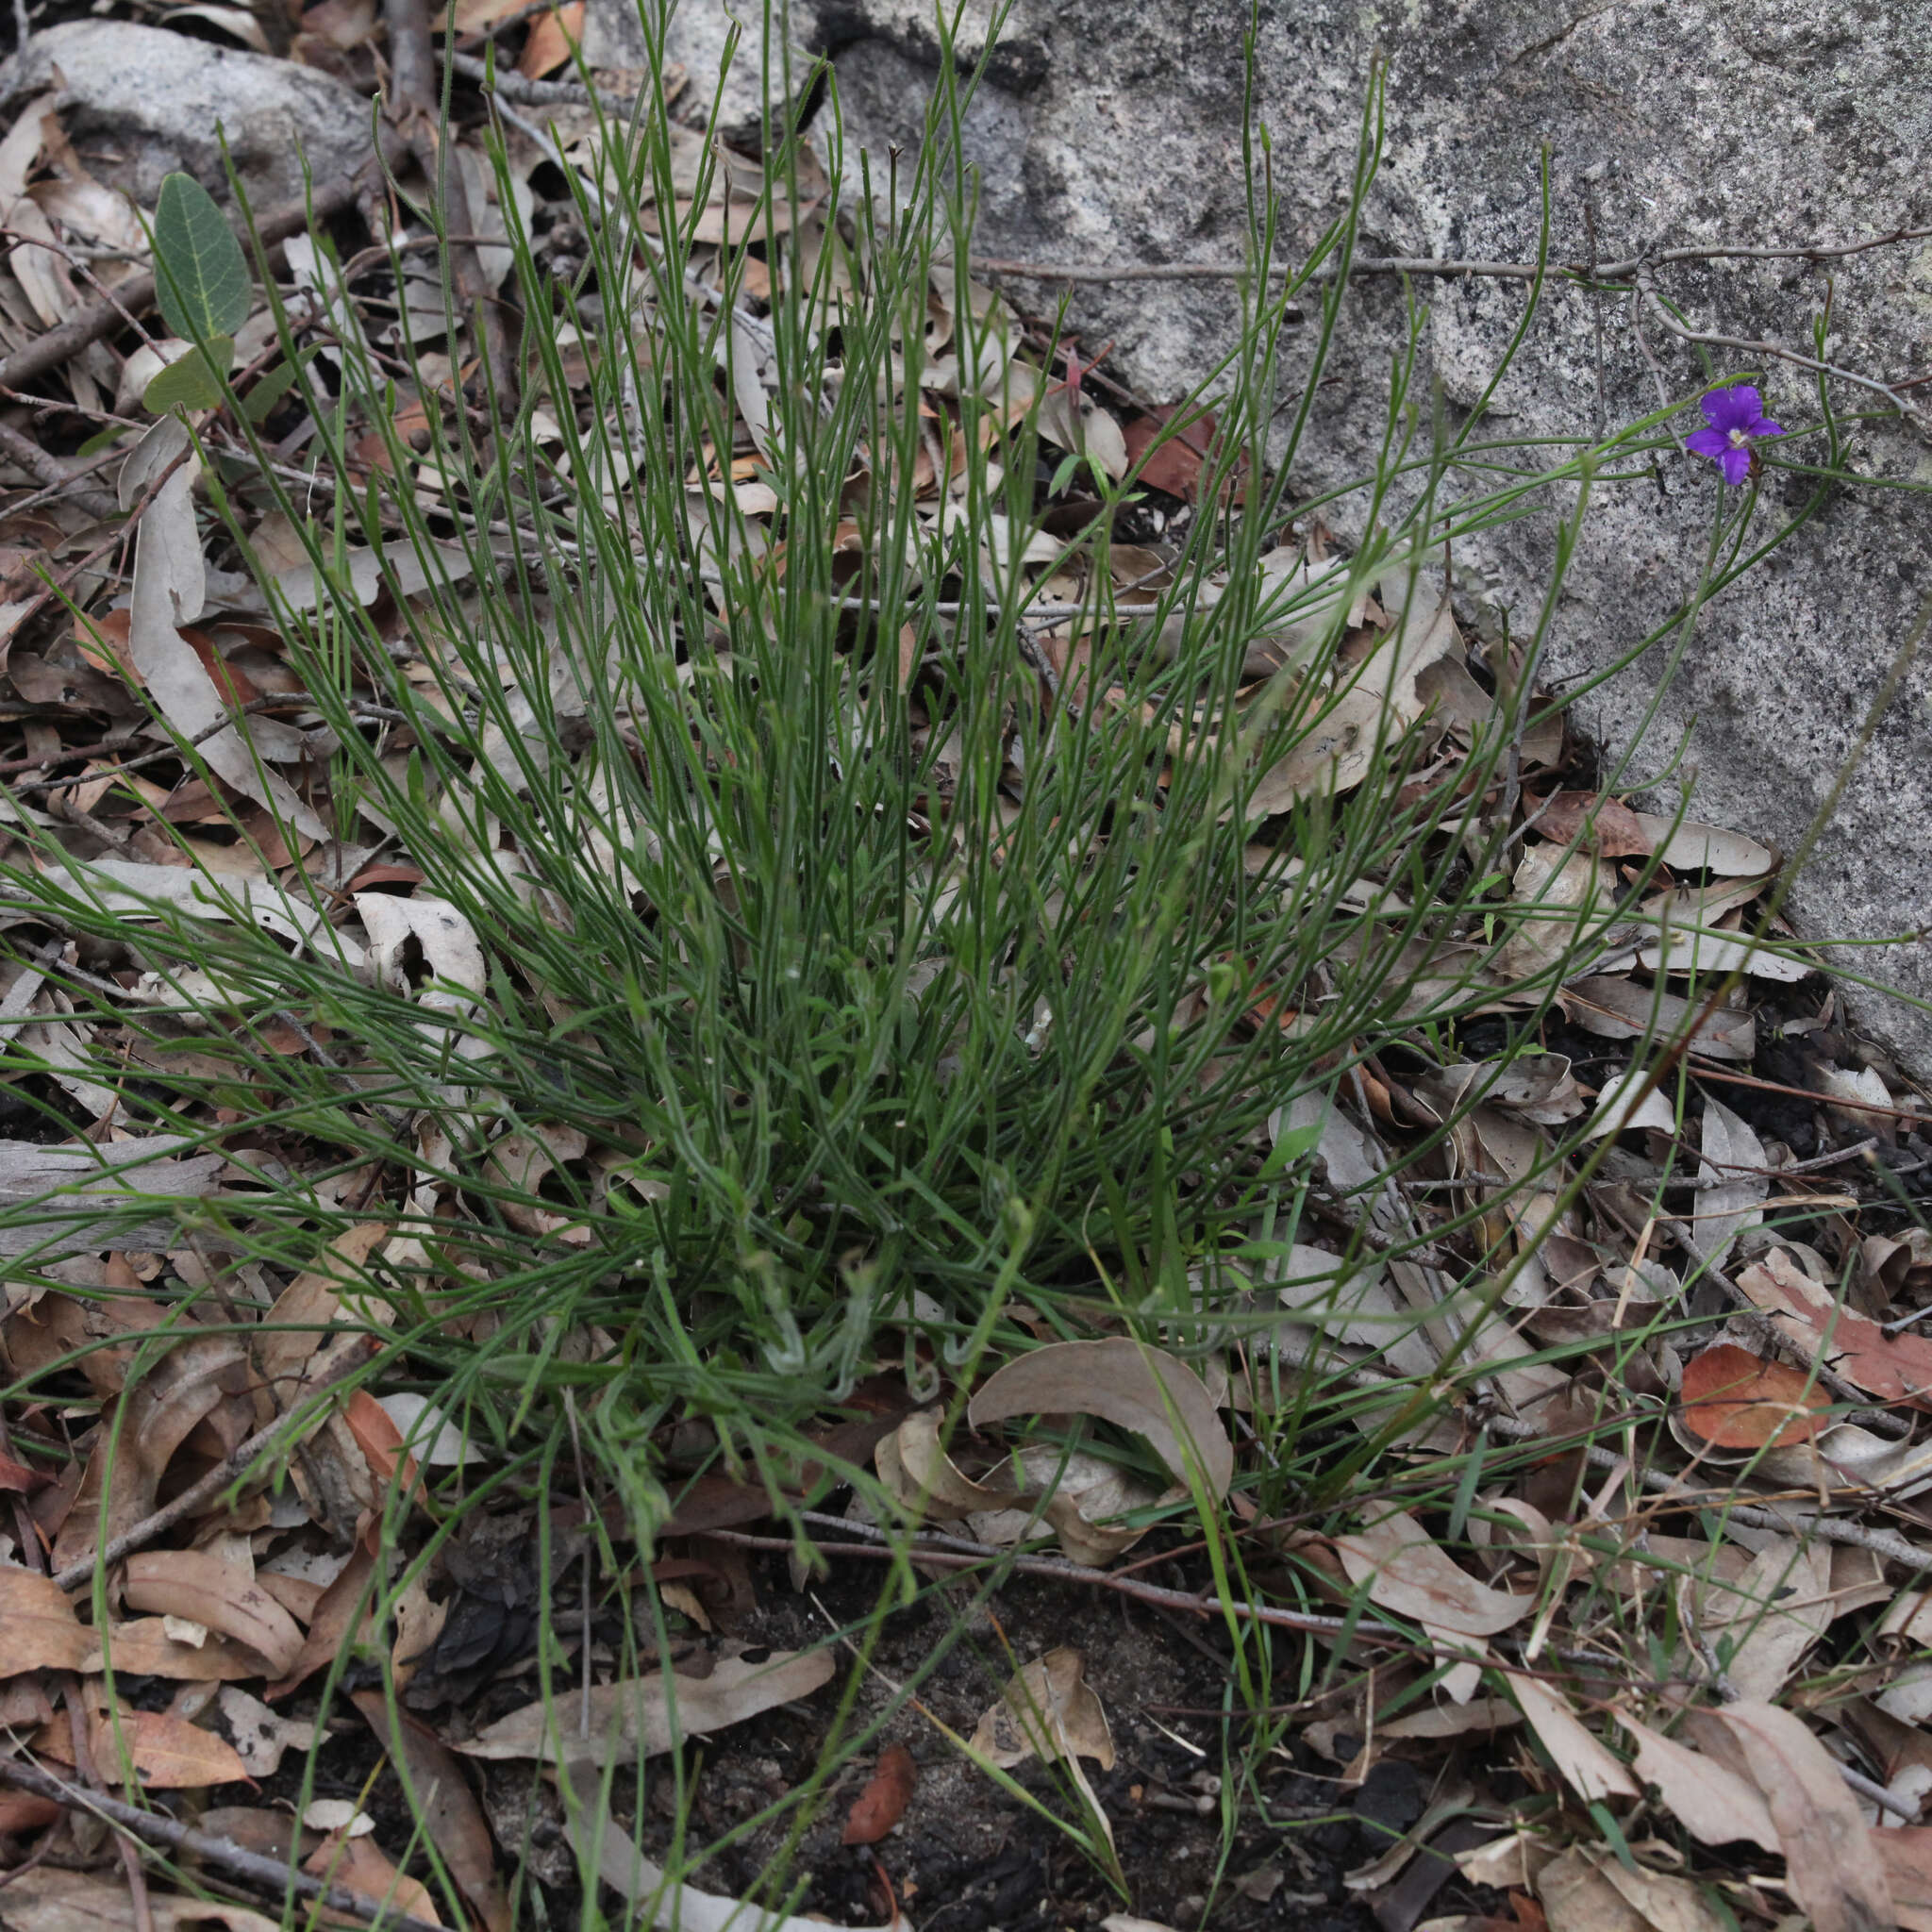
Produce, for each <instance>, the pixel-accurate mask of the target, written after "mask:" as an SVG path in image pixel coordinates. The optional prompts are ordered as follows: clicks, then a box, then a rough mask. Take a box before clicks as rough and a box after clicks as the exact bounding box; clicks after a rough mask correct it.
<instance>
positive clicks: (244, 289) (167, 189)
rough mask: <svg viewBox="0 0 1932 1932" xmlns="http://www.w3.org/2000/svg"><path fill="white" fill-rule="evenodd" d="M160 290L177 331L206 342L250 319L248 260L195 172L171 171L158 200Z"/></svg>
mask: <svg viewBox="0 0 1932 1932" xmlns="http://www.w3.org/2000/svg"><path fill="white" fill-rule="evenodd" d="M154 244H155V281H156V284H157V289H156V292H157V295H158V300H159V302H160V305H161V319H162V320H163V321H164V322H165V323H166V324H167V325H168V328H169V330H170V332H171V333H173V334H175V335H177V336H180V337H183V338H184V339H185V340H187V341H192V342H197V341H207V340H208V338H209V337H210V336H232V335H233V334H234V333H235V331H236V330H237V329H238V328H240V327H241V326H242V323H243V322H245V321H246V320H247V317H248V301H249V290H248V264H247V262H246V261H245V260H243V258H242V244H241V243H240V242H237V241H236V240H235V237H234V235H233V234H232V233H231V232H230V231H229V228H228V225H227V223H226V222H225V221H224V220H223V219H222V211H221V209H220V208H217V207H216V206H215V203H214V197H213V196H212V195H211V194H209V193H208V190H207V189H206V188H204V187H203V186H202V185H201V183H200V182H199V181H197V180H195V178H194V177H193V175H180V174H175V175H169V176H168V177H167V178H166V179H165V180H164V181H163V182H162V183H161V192H160V198H159V199H158V201H157V202H156V203H155V222H154Z"/></svg>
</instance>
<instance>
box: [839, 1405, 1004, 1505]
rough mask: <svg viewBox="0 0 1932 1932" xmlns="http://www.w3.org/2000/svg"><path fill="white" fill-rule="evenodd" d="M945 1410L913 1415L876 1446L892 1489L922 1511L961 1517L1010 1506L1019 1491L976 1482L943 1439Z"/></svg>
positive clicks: (876, 1458) (882, 1471) (924, 1410)
mask: <svg viewBox="0 0 1932 1932" xmlns="http://www.w3.org/2000/svg"><path fill="white" fill-rule="evenodd" d="M940 1421H941V1417H940V1412H939V1410H937V1409H932V1408H922V1409H918V1410H916V1411H915V1412H914V1413H913V1414H911V1415H908V1417H907V1418H906V1420H905V1421H904V1422H902V1423H901V1424H899V1426H898V1428H897V1429H895V1430H894V1431H893V1432H892V1433H891V1435H890V1436H881V1437H880V1438H879V1440H878V1443H877V1445H876V1447H874V1450H873V1466H874V1468H875V1469H876V1470H877V1471H878V1473H879V1479H880V1481H881V1482H883V1483H884V1484H885V1486H886V1488H887V1489H888V1490H890V1491H891V1492H892V1494H893V1495H894V1496H895V1497H897V1498H898V1500H899V1501H900V1502H901V1503H903V1504H904V1505H905V1506H906V1507H908V1509H910V1510H911V1511H912V1512H913V1513H914V1514H915V1515H916V1516H921V1517H924V1516H931V1517H936V1518H938V1519H939V1520H940V1521H941V1522H945V1521H948V1520H953V1521H957V1520H958V1518H959V1517H962V1516H971V1515H973V1514H974V1512H975V1511H983V1510H996V1509H1006V1508H1009V1507H1011V1506H1012V1504H1013V1502H1014V1500H1015V1491H1012V1490H1010V1489H1007V1488H993V1487H991V1485H988V1484H984V1483H976V1482H974V1481H973V1479H972V1478H971V1477H970V1476H966V1475H963V1474H960V1472H959V1470H958V1468H957V1467H956V1465H955V1464H954V1462H953V1458H952V1457H950V1456H948V1455H947V1454H946V1452H945V1450H944V1448H943V1447H942V1446H941V1442H940Z"/></svg>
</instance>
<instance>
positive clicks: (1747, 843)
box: [1631, 811, 1778, 878]
mask: <svg viewBox="0 0 1932 1932" xmlns="http://www.w3.org/2000/svg"><path fill="white" fill-rule="evenodd" d="M1631 816H1632V817H1633V818H1634V819H1635V820H1636V821H1637V824H1638V826H1639V827H1640V828H1641V831H1642V833H1643V835H1644V837H1645V838H1646V839H1647V840H1648V841H1650V842H1649V846H1648V847H1647V848H1646V849H1650V850H1655V852H1656V853H1657V858H1658V860H1659V861H1660V862H1661V863H1662V864H1664V865H1667V866H1669V867H1670V869H1671V870H1672V871H1673V872H1714V873H1716V874H1719V875H1720V876H1721V877H1724V878H1760V877H1762V876H1763V875H1764V874H1767V873H1772V872H1775V871H1776V870H1777V863H1778V860H1777V854H1776V853H1775V852H1774V851H1773V850H1772V849H1771V847H1770V846H1768V845H1760V844H1759V843H1758V842H1757V840H1756V839H1747V838H1745V836H1744V835H1743V834H1742V833H1741V832H1729V831H1726V830H1725V829H1724V827H1723V826H1722V825H1707V824H1699V823H1698V821H1697V820H1695V819H1684V820H1681V821H1678V820H1673V819H1669V818H1666V817H1664V816H1663V815H1662V814H1660V813H1657V812H1649V811H1640V812H1633V813H1632V814H1631Z"/></svg>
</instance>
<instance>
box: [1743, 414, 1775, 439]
mask: <svg viewBox="0 0 1932 1932" xmlns="http://www.w3.org/2000/svg"><path fill="white" fill-rule="evenodd" d="M1784 433H1785V432H1784V430H1783V428H1782V427H1781V426H1780V425H1778V424H1776V423H1774V422H1773V421H1772V420H1771V418H1770V417H1769V416H1760V417H1758V419H1757V422H1755V423H1754V424H1752V425H1751V426H1750V427H1749V428H1748V429H1746V430H1745V431H1744V434H1745V435H1746V436H1782V435H1783V434H1784Z"/></svg>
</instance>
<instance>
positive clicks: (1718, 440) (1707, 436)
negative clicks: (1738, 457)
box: [1684, 429, 1731, 462]
mask: <svg viewBox="0 0 1932 1932" xmlns="http://www.w3.org/2000/svg"><path fill="white" fill-rule="evenodd" d="M1730 446H1731V439H1730V438H1729V437H1728V436H1726V435H1725V434H1724V431H1723V430H1722V429H1700V430H1699V431H1698V432H1697V433H1696V435H1694V436H1687V437H1686V438H1685V439H1684V447H1685V448H1686V449H1688V450H1689V451H1690V452H1691V455H1692V456H1693V457H1708V458H1710V459H1711V461H1712V462H1717V461H1719V460H1720V459H1721V458H1723V456H1724V452H1725V451H1726V450H1727V449H1729V448H1730Z"/></svg>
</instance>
